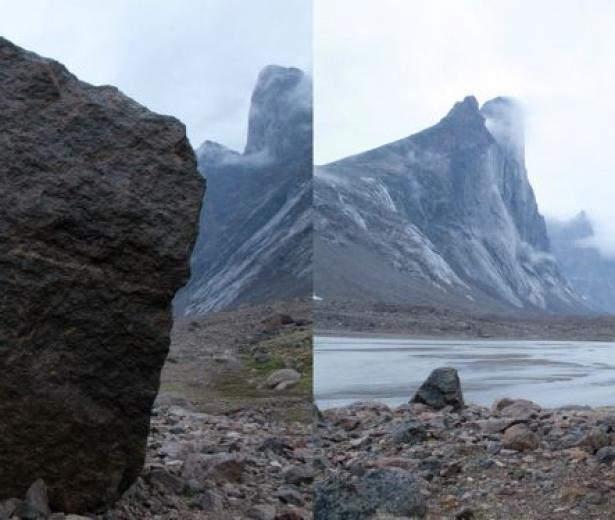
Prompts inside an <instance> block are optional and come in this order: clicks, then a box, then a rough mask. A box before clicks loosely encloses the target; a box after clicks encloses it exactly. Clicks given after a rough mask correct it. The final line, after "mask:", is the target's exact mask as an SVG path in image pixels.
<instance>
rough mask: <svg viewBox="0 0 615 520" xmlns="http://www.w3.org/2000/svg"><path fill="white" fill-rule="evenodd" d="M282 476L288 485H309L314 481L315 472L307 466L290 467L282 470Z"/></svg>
mask: <svg viewBox="0 0 615 520" xmlns="http://www.w3.org/2000/svg"><path fill="white" fill-rule="evenodd" d="M281 476H282V478H283V479H284V482H286V483H288V484H294V485H300V484H309V483H310V482H312V481H313V480H314V470H313V468H312V467H310V466H309V465H307V464H302V465H301V466H296V465H295V466H288V467H286V468H284V469H283V470H282V473H281Z"/></svg>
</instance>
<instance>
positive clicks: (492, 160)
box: [314, 97, 582, 312]
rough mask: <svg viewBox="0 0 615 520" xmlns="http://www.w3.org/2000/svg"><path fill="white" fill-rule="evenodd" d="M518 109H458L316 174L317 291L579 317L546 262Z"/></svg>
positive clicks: (508, 104) (496, 103)
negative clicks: (572, 313)
mask: <svg viewBox="0 0 615 520" xmlns="http://www.w3.org/2000/svg"><path fill="white" fill-rule="evenodd" d="M523 142H524V141H523V121H522V117H521V111H520V109H519V108H518V107H517V105H516V104H515V103H514V102H513V101H512V100H510V99H507V98H496V99H494V100H492V101H489V102H488V103H486V104H485V105H484V106H483V107H482V109H479V106H478V102H477V101H476V99H475V98H473V97H467V98H465V99H464V100H463V101H462V102H459V103H457V104H456V105H455V106H454V107H453V108H452V110H451V111H450V112H449V113H448V115H447V116H446V117H445V118H444V119H442V120H441V121H440V122H439V123H438V124H436V125H435V126H433V127H431V128H428V129H427V130H424V131H422V132H420V133H418V134H416V135H413V136H411V137H408V138H405V139H402V140H399V141H397V142H394V143H391V144H388V145H385V146H381V147H379V148H376V149H374V150H370V151H368V152H365V153H361V154H359V155H355V156H352V157H348V158H346V159H342V160H340V161H337V162H334V163H331V164H328V165H325V166H321V167H318V168H316V170H315V179H314V182H315V187H314V190H315V191H314V205H315V212H316V215H315V230H316V232H315V250H314V257H315V277H314V284H315V293H316V295H317V296H318V297H320V298H324V299H325V300H326V299H334V300H336V299H337V300H338V299H351V300H352V299H367V300H369V301H383V302H411V303H413V302H424V303H435V304H438V305H446V306H452V307H464V308H470V309H476V310H490V311H497V310H510V309H518V310H529V311H532V312H534V311H541V312H577V311H579V310H582V304H581V303H580V300H579V298H578V297H577V296H576V295H575V294H574V292H573V291H572V290H571V288H570V287H569V285H568V284H567V282H566V281H565V279H564V278H563V276H562V275H561V274H560V272H559V269H558V266H557V264H556V262H555V260H554V258H553V257H552V255H551V254H550V252H549V240H548V237H547V231H546V226H545V222H544V219H543V217H542V216H541V215H540V213H539V211H538V207H537V204H536V200H535V197H534V193H533V190H532V187H531V186H530V184H529V181H528V178H527V173H526V169H525V161H524V144H523Z"/></svg>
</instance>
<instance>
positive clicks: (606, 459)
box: [596, 446, 615, 465]
mask: <svg viewBox="0 0 615 520" xmlns="http://www.w3.org/2000/svg"><path fill="white" fill-rule="evenodd" d="M596 460H597V461H598V462H600V464H608V465H611V464H613V461H615V448H613V447H611V446H606V447H604V448H600V449H599V450H598V451H597V453H596Z"/></svg>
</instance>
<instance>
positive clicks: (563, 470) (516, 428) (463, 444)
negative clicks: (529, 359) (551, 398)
mask: <svg viewBox="0 0 615 520" xmlns="http://www.w3.org/2000/svg"><path fill="white" fill-rule="evenodd" d="M423 389H424V388H423ZM428 390H429V392H428V393H427V394H428V398H427V399H415V401H427V402H432V404H433V405H435V406H440V405H441V402H440V401H438V400H437V399H436V400H435V401H430V397H429V395H431V397H433V394H434V387H433V385H432V386H431V388H429V389H428ZM419 392H420V390H419ZM436 393H437V392H436ZM461 402H462V401H461ZM316 439H317V440H316V443H317V446H316V458H315V461H316V464H317V465H318V466H319V467H320V468H321V474H320V475H319V477H318V482H317V484H316V486H315V487H316V496H315V506H314V518H315V519H316V520H325V519H326V520H342V519H350V518H352V519H357V520H362V519H369V518H377V519H385V518H386V519H402V518H403V519H407V518H427V519H431V520H436V519H438V520H440V519H459V520H467V519H481V520H482V519H485V520H486V519H502V520H503V519H506V520H513V519H519V520H522V519H523V520H534V519H536V520H538V519H540V520H543V519H569V518H596V519H608V518H615V500H613V499H614V498H615V467H614V465H613V464H614V461H615V409H590V408H585V407H578V408H577V407H568V408H562V409H555V410H546V409H541V408H540V407H539V406H538V405H536V404H534V403H532V402H529V401H522V400H512V399H503V400H499V401H497V402H496V403H494V405H493V406H492V407H491V408H485V407H480V406H474V405H468V406H465V405H464V406H461V403H460V402H459V401H457V400H456V399H451V400H449V401H448V404H447V405H446V406H444V407H443V408H441V409H436V408H434V407H432V406H430V405H429V404H425V403H424V402H413V403H410V404H407V405H403V406H400V407H399V408H397V409H389V408H388V407H387V406H385V405H383V404H379V403H373V402H371V403H356V404H354V405H352V406H349V407H346V408H340V409H331V410H326V411H324V412H323V413H322V414H321V416H320V420H319V422H318V427H317V435H316Z"/></svg>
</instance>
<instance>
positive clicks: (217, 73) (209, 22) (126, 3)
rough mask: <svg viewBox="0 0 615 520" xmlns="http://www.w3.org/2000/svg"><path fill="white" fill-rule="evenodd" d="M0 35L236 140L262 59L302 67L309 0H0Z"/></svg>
mask: <svg viewBox="0 0 615 520" xmlns="http://www.w3.org/2000/svg"><path fill="white" fill-rule="evenodd" d="M0 6H1V7H2V16H1V17H0V35H2V36H4V37H5V38H8V39H9V40H11V41H13V43H16V44H17V45H20V46H22V47H25V48H27V49H29V50H32V51H35V52H37V53H38V54H42V55H44V56H48V57H51V58H54V59H57V60H58V61H61V62H62V63H64V64H65V65H66V66H67V67H68V68H69V69H70V70H71V71H72V72H73V73H75V74H76V75H77V76H79V77H80V78H81V79H83V80H85V81H88V82H90V83H94V84H112V85H116V86H117V87H119V88H120V89H121V90H122V91H124V92H125V93H126V94H128V95H129V96H131V97H134V98H135V99H136V100H137V101H139V102H140V103H142V104H144V105H146V106H148V107H149V108H151V109H152V110H154V111H156V112H160V113H165V114H171V115H174V116H176V117H178V118H179V119H181V120H182V121H183V122H184V123H186V126H187V128H188V135H189V137H190V140H191V142H192V144H193V145H194V146H198V145H199V144H201V142H202V141H203V140H205V139H210V140H215V141H218V142H220V143H222V144H225V145H227V146H230V147H232V148H235V149H243V146H244V145H245V139H246V127H247V116H248V106H249V97H250V94H251V91H252V87H253V86H254V83H255V81H256V76H257V74H258V72H259V71H260V69H261V68H262V67H264V66H265V65H268V64H271V63H276V64H279V65H286V66H289V65H293V66H297V67H300V68H302V69H304V70H308V71H311V54H312V48H311V36H312V26H311V22H312V9H311V1H310V0H171V1H166V0H89V1H86V0H19V1H15V0H0Z"/></svg>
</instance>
